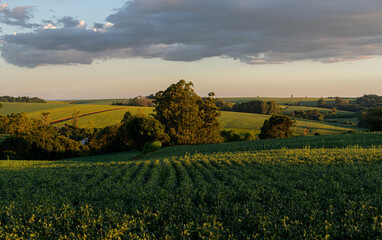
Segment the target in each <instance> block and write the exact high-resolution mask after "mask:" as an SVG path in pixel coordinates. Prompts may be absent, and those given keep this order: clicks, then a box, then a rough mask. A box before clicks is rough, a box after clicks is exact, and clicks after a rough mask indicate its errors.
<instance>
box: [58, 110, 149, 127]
mask: <svg viewBox="0 0 382 240" xmlns="http://www.w3.org/2000/svg"><path fill="white" fill-rule="evenodd" d="M80 106H85V107H86V106H87V105H80ZM93 106H103V105H93ZM103 107H106V106H103ZM110 107H112V108H120V109H118V110H113V111H108V112H101V113H97V114H94V115H88V116H84V117H80V118H79V121H78V124H79V126H80V127H87V126H89V124H92V125H94V126H95V127H106V126H110V125H113V124H117V123H120V122H121V120H122V118H123V116H124V115H125V113H126V112H127V111H130V112H131V113H132V114H133V115H135V114H145V115H148V114H150V113H152V112H153V108H150V107H134V106H109V108H110ZM69 116H70V115H69ZM65 123H70V122H69V121H65V122H61V123H57V124H55V126H58V127H60V126H63V125H64V124H65Z"/></svg>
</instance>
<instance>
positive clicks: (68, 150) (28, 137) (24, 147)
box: [0, 126, 89, 160]
mask: <svg viewBox="0 0 382 240" xmlns="http://www.w3.org/2000/svg"><path fill="white" fill-rule="evenodd" d="M88 150H89V149H88V147H87V146H83V145H82V144H81V143H80V142H76V141H73V140H71V139H69V138H67V137H65V136H62V135H60V134H59V133H58V132H57V131H56V130H55V129H53V128H52V127H49V126H47V127H46V128H41V129H37V130H34V131H31V132H27V133H21V134H15V135H12V136H10V137H8V138H7V139H5V140H4V141H3V142H2V143H1V144H0V152H1V158H2V159H8V158H12V159H19V160H55V159H61V158H67V157H75V156H83V155H85V154H87V152H88Z"/></svg>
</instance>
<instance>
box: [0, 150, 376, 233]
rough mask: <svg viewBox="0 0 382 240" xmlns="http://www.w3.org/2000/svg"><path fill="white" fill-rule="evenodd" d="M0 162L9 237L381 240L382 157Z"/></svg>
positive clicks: (0, 229)
mask: <svg viewBox="0 0 382 240" xmlns="http://www.w3.org/2000/svg"><path fill="white" fill-rule="evenodd" d="M170 156H171V155H169V156H168V157H166V158H152V159H150V160H140V161H139V160H138V161H137V160H134V161H131V159H132V158H133V157H134V154H128V155H126V157H125V158H122V156H121V155H120V156H117V157H116V158H115V159H114V160H113V161H109V162H107V161H105V160H104V159H98V160H97V159H96V158H95V157H93V158H94V160H95V161H94V162H92V161H89V159H86V160H81V159H72V160H66V161H58V162H42V161H0V182H1V183H2V184H1V185H0V202H1V204H0V238H1V239H7V238H8V239H15V238H25V239H57V238H66V239H72V238H78V239H84V238H89V239H118V238H136V239H137V238H141V239H165V238H170V239H171V238H173V239H197V238H205V239H229V238H230V239H253V238H259V239H317V238H325V237H328V236H330V238H333V239H352V238H353V239H378V237H379V236H381V235H382V218H381V216H382V208H380V206H381V205H382V189H381V187H380V186H381V185H382V175H381V174H380V173H381V171H382V162H381V159H382V149H380V148H374V149H363V148H359V147H357V148H348V149H330V150H327V149H300V150H299V149H297V150H292V149H289V150H286V149H281V150H271V151H259V152H241V153H238V152H225V153H215V154H207V155H203V154H197V155H193V156H186V157H171V158H170Z"/></svg>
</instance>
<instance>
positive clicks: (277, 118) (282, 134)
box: [259, 115, 295, 139]
mask: <svg viewBox="0 0 382 240" xmlns="http://www.w3.org/2000/svg"><path fill="white" fill-rule="evenodd" d="M294 123H295V121H293V120H292V119H290V117H288V116H285V115H273V116H272V117H271V118H270V119H267V120H265V121H264V125H263V126H262V127H261V132H260V134H259V138H260V139H271V138H287V137H292V136H293V130H292V129H291V127H292V126H293V125H294Z"/></svg>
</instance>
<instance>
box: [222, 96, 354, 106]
mask: <svg viewBox="0 0 382 240" xmlns="http://www.w3.org/2000/svg"><path fill="white" fill-rule="evenodd" d="M221 99H223V100H226V101H230V102H233V103H242V102H250V101H257V100H261V101H275V102H276V103H277V104H281V105H283V104H296V103H298V102H301V104H302V105H303V106H309V107H317V101H318V100H319V99H320V98H312V97H293V98H291V97H284V98H283V97H232V98H230V97H227V98H226V97H223V98H221ZM346 99H349V103H353V102H354V101H355V98H346ZM325 102H327V103H334V99H333V98H325Z"/></svg>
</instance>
